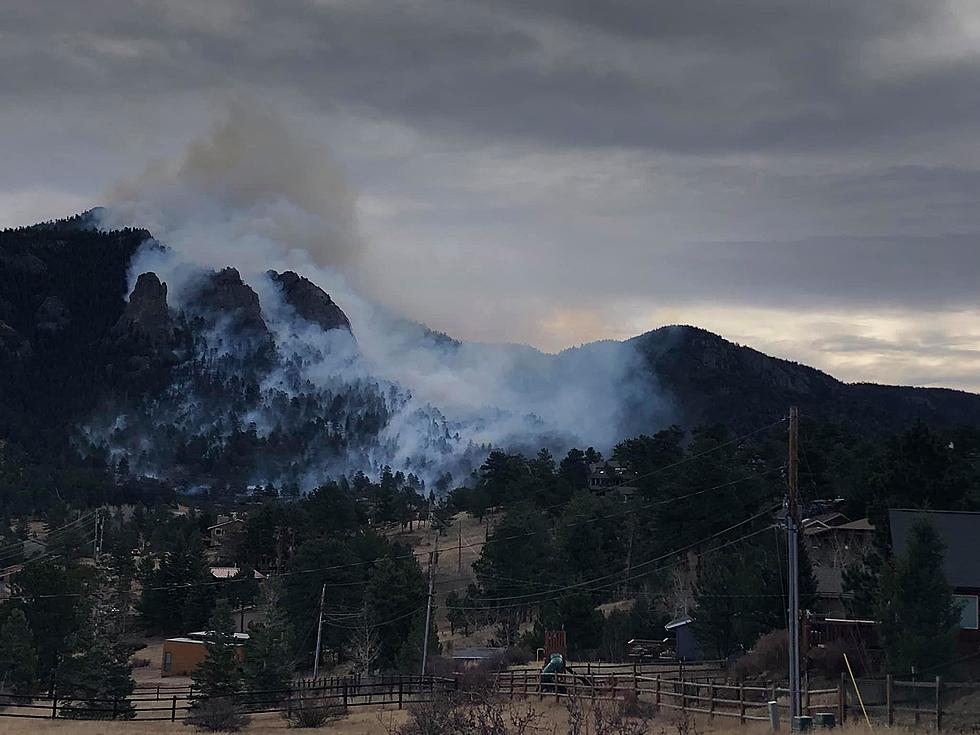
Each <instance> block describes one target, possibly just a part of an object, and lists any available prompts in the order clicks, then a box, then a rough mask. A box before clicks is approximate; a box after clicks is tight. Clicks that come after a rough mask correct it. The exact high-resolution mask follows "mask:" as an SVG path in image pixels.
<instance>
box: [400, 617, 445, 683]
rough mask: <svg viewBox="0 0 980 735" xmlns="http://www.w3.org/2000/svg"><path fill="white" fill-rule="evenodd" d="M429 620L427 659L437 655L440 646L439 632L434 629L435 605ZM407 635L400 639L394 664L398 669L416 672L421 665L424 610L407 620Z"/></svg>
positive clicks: (423, 638) (423, 639)
mask: <svg viewBox="0 0 980 735" xmlns="http://www.w3.org/2000/svg"><path fill="white" fill-rule="evenodd" d="M432 610H433V615H432V619H431V620H430V621H429V639H428V640H429V655H428V660H429V661H431V660H432V659H433V657H435V656H438V655H439V652H440V650H441V649H442V647H441V646H440V644H439V633H438V631H437V630H436V621H435V607H433V608H432ZM409 622H410V623H411V625H410V627H409V629H408V635H407V636H406V637H405V638H404V639H403V640H402V645H401V646H400V647H399V648H398V653H397V654H396V657H395V658H396V660H395V663H396V666H397V667H398V670H399V671H405V672H412V673H414V672H416V671H418V670H419V668H420V667H421V666H422V645H423V642H424V641H425V610H419V611H418V612H416V613H415V615H413V616H412V617H411V619H410V621H409Z"/></svg>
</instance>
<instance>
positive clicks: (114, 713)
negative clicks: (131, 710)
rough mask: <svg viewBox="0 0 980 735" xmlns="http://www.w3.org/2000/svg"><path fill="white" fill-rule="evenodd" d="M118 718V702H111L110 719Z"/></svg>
mask: <svg viewBox="0 0 980 735" xmlns="http://www.w3.org/2000/svg"><path fill="white" fill-rule="evenodd" d="M118 716H119V700H118V699H113V700H112V719H116V717H118Z"/></svg>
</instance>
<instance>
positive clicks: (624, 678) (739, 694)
mask: <svg viewBox="0 0 980 735" xmlns="http://www.w3.org/2000/svg"><path fill="white" fill-rule="evenodd" d="M496 684H497V691H498V693H499V694H500V695H501V696H504V697H510V698H514V697H538V698H539V699H544V698H545V697H554V698H555V700H556V701H558V700H560V699H562V698H563V697H572V698H577V697H584V698H588V699H596V700H615V699H626V698H629V697H632V698H636V699H637V700H638V701H641V702H647V703H649V704H652V705H653V706H654V708H655V709H656V710H657V711H660V710H662V709H668V710H679V711H682V712H692V713H700V714H705V715H708V716H709V717H711V718H714V717H731V718H736V719H738V720H739V721H741V722H748V721H751V720H759V721H766V720H768V719H769V716H768V714H767V712H766V710H767V707H768V703H769V702H770V701H775V702H777V703H778V704H779V706H780V707H781V708H783V709H787V710H788V708H789V702H788V699H787V697H788V694H789V691H788V690H787V689H783V688H779V687H771V686H770V687H753V686H743V685H738V684H725V683H719V682H717V681H715V680H713V679H711V677H709V676H698V677H691V678H687V677H685V678H673V677H671V676H670V675H662V674H657V675H654V676H649V675H644V674H640V673H639V671H637V673H635V674H634V673H633V672H632V671H624V672H623V673H613V674H610V673H607V672H600V673H589V672H588V671H587V670H586V669H585V667H583V666H578V667H575V670H574V671H573V672H570V673H565V674H552V675H547V674H545V675H542V674H541V672H540V671H538V670H536V669H514V670H510V671H501V672H500V673H499V674H498V676H497V679H496ZM781 698H782V700H783V701H780V699H781ZM840 702H841V690H840V687H839V686H838V687H834V688H832V689H807V690H806V691H805V693H804V710H805V711H807V712H818V711H832V712H839V709H840V706H839V705H840Z"/></svg>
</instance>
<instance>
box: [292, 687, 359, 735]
mask: <svg viewBox="0 0 980 735" xmlns="http://www.w3.org/2000/svg"><path fill="white" fill-rule="evenodd" d="M347 714H348V710H347V707H346V705H344V703H343V702H338V701H337V700H336V699H335V698H334V697H324V696H322V695H320V694H300V695H299V696H297V697H296V698H295V699H291V700H289V702H288V704H287V706H286V711H285V712H283V713H282V718H283V719H284V720H285V721H286V722H287V723H289V726H290V727H304V728H313V727H324V726H325V725H328V724H329V723H331V722H334V721H336V720H342V719H343V718H345V717H347Z"/></svg>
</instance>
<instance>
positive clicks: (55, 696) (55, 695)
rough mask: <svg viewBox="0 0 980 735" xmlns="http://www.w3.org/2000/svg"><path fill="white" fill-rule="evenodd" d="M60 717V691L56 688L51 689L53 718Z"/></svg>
mask: <svg viewBox="0 0 980 735" xmlns="http://www.w3.org/2000/svg"><path fill="white" fill-rule="evenodd" d="M57 717H58V691H57V690H56V689H54V688H52V689H51V719H52V720H54V719H57Z"/></svg>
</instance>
